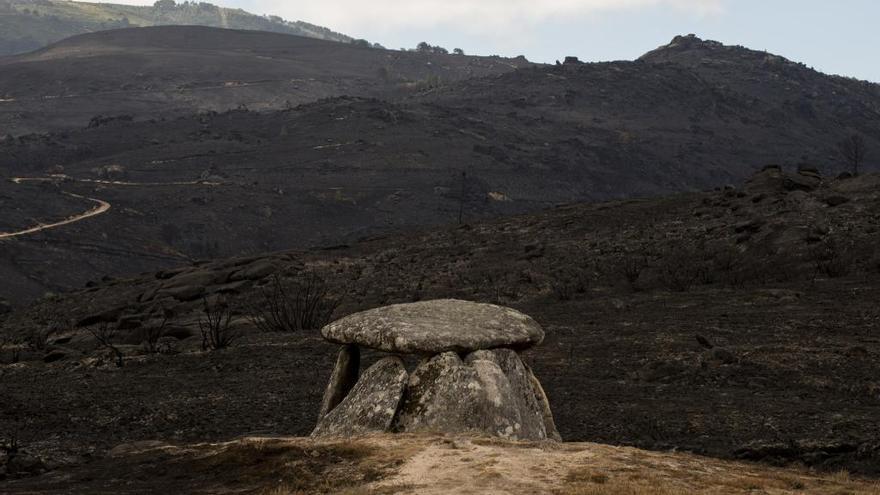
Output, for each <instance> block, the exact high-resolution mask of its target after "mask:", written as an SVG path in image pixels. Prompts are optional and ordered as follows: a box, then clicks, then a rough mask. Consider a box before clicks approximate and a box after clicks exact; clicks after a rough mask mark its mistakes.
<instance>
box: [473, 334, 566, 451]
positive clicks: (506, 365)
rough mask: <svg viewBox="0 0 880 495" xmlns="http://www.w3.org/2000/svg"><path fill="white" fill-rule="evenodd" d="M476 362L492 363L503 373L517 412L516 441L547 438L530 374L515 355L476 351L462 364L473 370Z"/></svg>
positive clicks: (502, 352)
mask: <svg viewBox="0 0 880 495" xmlns="http://www.w3.org/2000/svg"><path fill="white" fill-rule="evenodd" d="M479 360H485V361H491V362H493V363H495V364H496V365H497V366H498V367H499V368H500V369H501V371H502V372H503V373H504V377H505V378H506V379H507V382H508V384H509V386H510V390H511V392H513V400H514V402H515V407H516V409H518V410H519V416H520V428H519V432H517V436H518V437H519V438H538V439H543V438H547V437H548V436H549V435H548V434H547V429H546V427H545V425H544V408H543V406H542V405H541V404H540V403H539V401H538V395H537V394H536V393H535V388H534V386H533V385H532V380H531V377H530V375H531V372H530V371H529V370H528V369H527V368H526V365H525V364H523V362H522V361H521V360H520V358H519V356H518V355H517V354H516V352H514V351H512V350H510V349H493V350H483V351H476V352H473V353H471V354H469V355H468V356H467V358H465V363H467V364H469V365H471V366H473V365H474V363H476V362H477V361H479Z"/></svg>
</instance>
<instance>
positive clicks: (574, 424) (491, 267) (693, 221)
mask: <svg viewBox="0 0 880 495" xmlns="http://www.w3.org/2000/svg"><path fill="white" fill-rule="evenodd" d="M878 212H880V177H878V176H877V175H873V174H868V175H864V176H861V177H858V178H849V179H841V180H836V179H827V178H826V179H822V178H821V177H819V176H818V175H817V174H816V173H815V172H813V171H809V170H803V171H802V172H800V173H783V172H782V171H781V170H779V169H772V168H771V169H768V170H766V171H764V172H762V173H760V174H758V175H757V176H756V177H754V178H753V179H752V180H750V181H749V182H748V183H747V184H746V185H745V186H743V187H741V188H728V189H721V190H718V191H714V192H710V193H698V194H683V195H674V196H668V197H664V198H660V199H650V200H627V201H616V202H610V203H609V202H606V203H596V204H586V205H571V206H565V207H560V208H556V209H554V210H550V211H547V212H544V213H540V214H531V215H524V216H516V217H510V218H507V219H504V220H498V221H491V222H481V223H473V224H465V225H461V226H449V227H446V228H442V229H433V230H430V231H424V232H420V233H418V232H417V233H411V234H406V235H396V236H387V237H378V238H374V239H371V240H366V241H364V242H361V243H357V244H352V245H350V246H340V247H337V248H335V249H332V250H326V249H325V250H320V249H315V250H309V251H285V252H277V253H274V254H268V255H261V256H253V257H247V258H245V257H238V258H232V259H228V260H222V261H213V262H206V263H196V264H193V265H191V266H185V267H181V268H179V269H175V270H167V271H163V272H159V273H155V274H145V275H143V276H138V277H133V278H120V279H106V280H104V281H100V280H96V281H95V282H94V283H93V284H90V285H91V286H90V287H89V288H87V289H84V290H80V291H76V292H70V293H64V294H60V295H55V296H51V297H49V298H45V299H43V300H40V301H38V302H36V303H35V304H33V305H32V306H30V307H28V308H26V309H23V310H21V311H17V312H15V313H13V314H11V315H9V316H7V317H6V318H5V320H4V322H3V335H5V336H9V338H8V339H7V343H6V344H5V345H4V351H3V352H2V354H0V359H2V360H3V361H2V362H3V363H6V364H4V365H3V366H2V367H0V373H2V375H0V380H2V383H3V387H4V398H5V400H4V406H3V408H2V416H0V435H5V436H6V437H9V436H11V435H13V434H14V435H16V436H17V437H18V438H20V442H21V445H22V448H23V449H25V450H27V451H28V452H31V453H32V455H35V456H40V457H42V458H43V459H44V461H43V462H44V463H45V464H46V466H44V468H45V467H49V468H55V467H58V466H66V465H72V466H76V465H80V464H83V463H87V462H90V461H89V459H95V458H102V457H103V456H104V455H105V453H106V452H107V450H108V449H110V448H112V447H113V446H115V445H116V444H119V443H122V442H132V441H140V440H154V439H158V440H162V441H170V442H195V441H219V440H228V439H232V438H236V437H238V436H241V435H245V434H272V435H276V434H281V435H303V434H306V433H308V432H309V431H310V429H311V428H312V427H313V426H314V421H315V417H316V414H317V409H318V406H319V401H320V395H321V393H322V391H323V387H324V385H325V383H326V380H327V378H328V376H329V373H330V367H331V363H332V361H333V359H334V353H335V347H334V346H332V345H329V344H327V343H324V342H323V341H321V340H320V338H319V336H318V334H317V332H315V331H303V332H298V333H277V332H274V333H261V332H258V331H257V330H256V329H255V328H254V326H253V324H252V323H251V322H250V320H249V319H248V315H251V314H253V310H254V306H253V302H255V301H258V300H259V294H260V292H259V291H260V290H261V288H264V287H268V286H270V285H269V284H271V281H272V276H273V275H278V276H280V277H282V279H289V280H291V281H301V280H304V279H305V278H307V276H308V274H316V275H318V276H320V277H321V278H322V279H324V280H326V282H327V284H328V285H329V286H330V287H331V288H332V294H334V295H338V296H343V297H344V300H343V301H344V302H343V304H342V305H341V306H340V307H339V308H338V309H337V311H336V316H342V315H344V314H347V313H349V312H353V311H356V310H360V309H365V308H369V307H375V306H379V305H383V304H390V303H394V302H405V301H414V300H419V299H429V298H437V297H458V298H463V299H470V300H476V301H487V302H496V303H501V304H505V305H510V306H512V307H515V308H517V309H519V310H521V311H523V312H525V313H527V314H529V315H531V316H533V317H534V318H535V319H536V320H537V321H538V322H539V323H541V324H542V325H543V326H544V328H545V330H546V331H547V338H546V340H545V342H544V343H543V344H542V345H541V346H538V347H536V348H535V349H533V350H532V351H529V352H527V353H525V355H524V359H525V360H526V361H527V362H528V363H529V365H530V366H532V367H533V369H534V370H535V373H536V375H537V376H538V377H539V378H540V380H541V381H542V383H543V384H544V387H545V389H546V391H547V394H548V396H549V398H550V402H551V405H552V408H553V411H554V413H555V417H556V421H557V425H558V427H559V430H560V433H561V434H562V436H563V438H565V439H566V440H568V441H597V442H603V443H611V444H622V445H633V446H638V447H642V448H648V449H655V450H667V449H676V450H685V451H691V452H695V453H699V454H705V455H710V456H716V457H723V458H736V459H747V460H756V461H762V462H767V463H774V464H792V463H793V464H804V465H807V466H810V467H815V468H818V469H823V470H839V469H847V470H849V471H852V472H855V473H863V474H868V475H877V474H880V473H878V471H877V466H878V465H880V430H878V427H877V422H876V421H875V420H874V418H876V417H877V414H878V412H880V382H878V379H877V377H878V376H880V368H878V364H877V363H878V362H880V361H878V359H877V357H878V353H880V339H878V337H877V329H878V325H880V310H878V308H877V305H876V301H877V300H878V297H880V260H878V258H877V251H876V246H877V245H878V241H880V239H878V237H880V216H878ZM203 298H207V300H208V301H209V304H216V303H219V302H221V301H222V302H224V303H225V304H227V305H228V306H229V307H231V308H233V313H234V315H235V319H234V323H235V325H236V327H237V328H239V329H240V331H241V332H243V335H244V337H243V338H242V339H241V340H240V341H238V342H236V344H235V345H233V346H232V347H231V348H229V349H225V350H220V351H202V350H200V342H201V337H200V336H199V330H198V320H199V319H200V318H202V319H203V318H204V313H203V309H202V308H203V307H204V302H203ZM165 316H169V318H170V320H169V324H168V332H167V333H168V335H167V337H168V338H167V339H165V340H164V341H163V342H165V345H167V347H166V348H165V349H164V353H156V354H154V353H148V352H146V351H145V350H144V346H143V343H142V341H143V340H144V332H145V331H146V330H145V329H147V328H150V327H154V326H155V325H156V324H157V322H158V321H160V320H162V319H163V318H164V317H165ZM102 327H105V328H117V327H118V328H120V330H119V333H118V337H117V340H116V341H115V342H116V344H117V346H118V347H119V348H120V349H121V350H122V352H123V354H124V356H125V357H124V365H123V367H121V368H117V367H116V366H115V364H114V362H115V359H114V356H113V354H112V353H111V352H110V351H108V350H106V349H96V348H97V347H99V346H97V343H96V341H95V338H94V337H93V336H92V334H91V333H90V332H89V330H92V331H97V330H99V329H101V328H102ZM46 333H48V334H49V335H48V338H47V339H46V340H47V343H46V344H45V345H43V346H42V347H43V348H42V349H39V348H38V347H39V346H38V345H34V344H33V342H38V343H39V342H40V339H39V336H40V335H44V334H46ZM28 341H30V342H31V343H32V344H31V345H28V344H27V342H28ZM16 350H17V351H18V360H19V362H18V363H15V364H13V363H11V361H12V358H13V353H14V352H15V351H16ZM376 357H377V356H374V355H371V356H369V357H368V358H367V359H365V360H364V361H365V363H364V364H366V365H368V364H369V363H370V362H372V361H373V360H374V359H375V358H376ZM46 361H51V362H46ZM40 469H42V468H39V467H38V468H35V470H36V471H39V470H40ZM25 474H28V473H25ZM17 476H19V475H16V477H17Z"/></svg>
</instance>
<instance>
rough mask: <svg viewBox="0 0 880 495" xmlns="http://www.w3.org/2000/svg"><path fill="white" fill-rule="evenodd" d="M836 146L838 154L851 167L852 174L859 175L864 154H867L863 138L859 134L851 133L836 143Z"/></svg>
mask: <svg viewBox="0 0 880 495" xmlns="http://www.w3.org/2000/svg"><path fill="white" fill-rule="evenodd" d="M837 147H838V149H839V150H840V154H841V155H842V156H843V158H844V159H845V160H846V162H847V164H849V166H850V167H851V170H852V174H853V175H859V169H860V168H861V166H862V163H863V162H864V161H865V155H866V154H867V144H866V143H865V138H864V137H862V136H861V135H860V134H853V135H851V136H848V137H847V138H846V139H844V140H843V141H841V142H840V143H838V145H837Z"/></svg>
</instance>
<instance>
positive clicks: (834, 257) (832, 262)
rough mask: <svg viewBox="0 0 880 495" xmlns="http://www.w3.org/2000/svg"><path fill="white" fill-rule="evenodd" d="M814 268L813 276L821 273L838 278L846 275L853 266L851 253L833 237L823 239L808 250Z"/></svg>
mask: <svg viewBox="0 0 880 495" xmlns="http://www.w3.org/2000/svg"><path fill="white" fill-rule="evenodd" d="M810 259H811V260H812V262H813V266H814V268H815V271H814V278H815V277H816V276H818V275H823V276H825V277H828V278H839V277H843V276H845V275H848V274H849V272H850V270H851V269H852V266H853V257H852V253H851V252H850V251H849V250H848V249H847V248H846V247H845V246H843V245H841V243H840V242H839V241H837V240H836V239H834V238H833V237H828V238H826V239H824V240H823V241H822V242H820V243H819V244H817V245H815V246H814V247H813V248H812V249H811V250H810Z"/></svg>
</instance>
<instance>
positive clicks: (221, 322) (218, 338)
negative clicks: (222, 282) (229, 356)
mask: <svg viewBox="0 0 880 495" xmlns="http://www.w3.org/2000/svg"><path fill="white" fill-rule="evenodd" d="M202 303H203V304H202V316H201V317H200V318H199V332H200V333H201V335H202V350H219V349H225V348H227V347H229V346H231V345H232V344H233V343H234V342H235V341H236V340H238V339H239V338H241V332H240V331H239V330H238V329H237V328H234V327H233V326H232V309H230V307H229V305H228V304H227V303H226V301H223V300H220V301H209V300H208V299H207V298H205V299H204V300H203V301H202Z"/></svg>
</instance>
